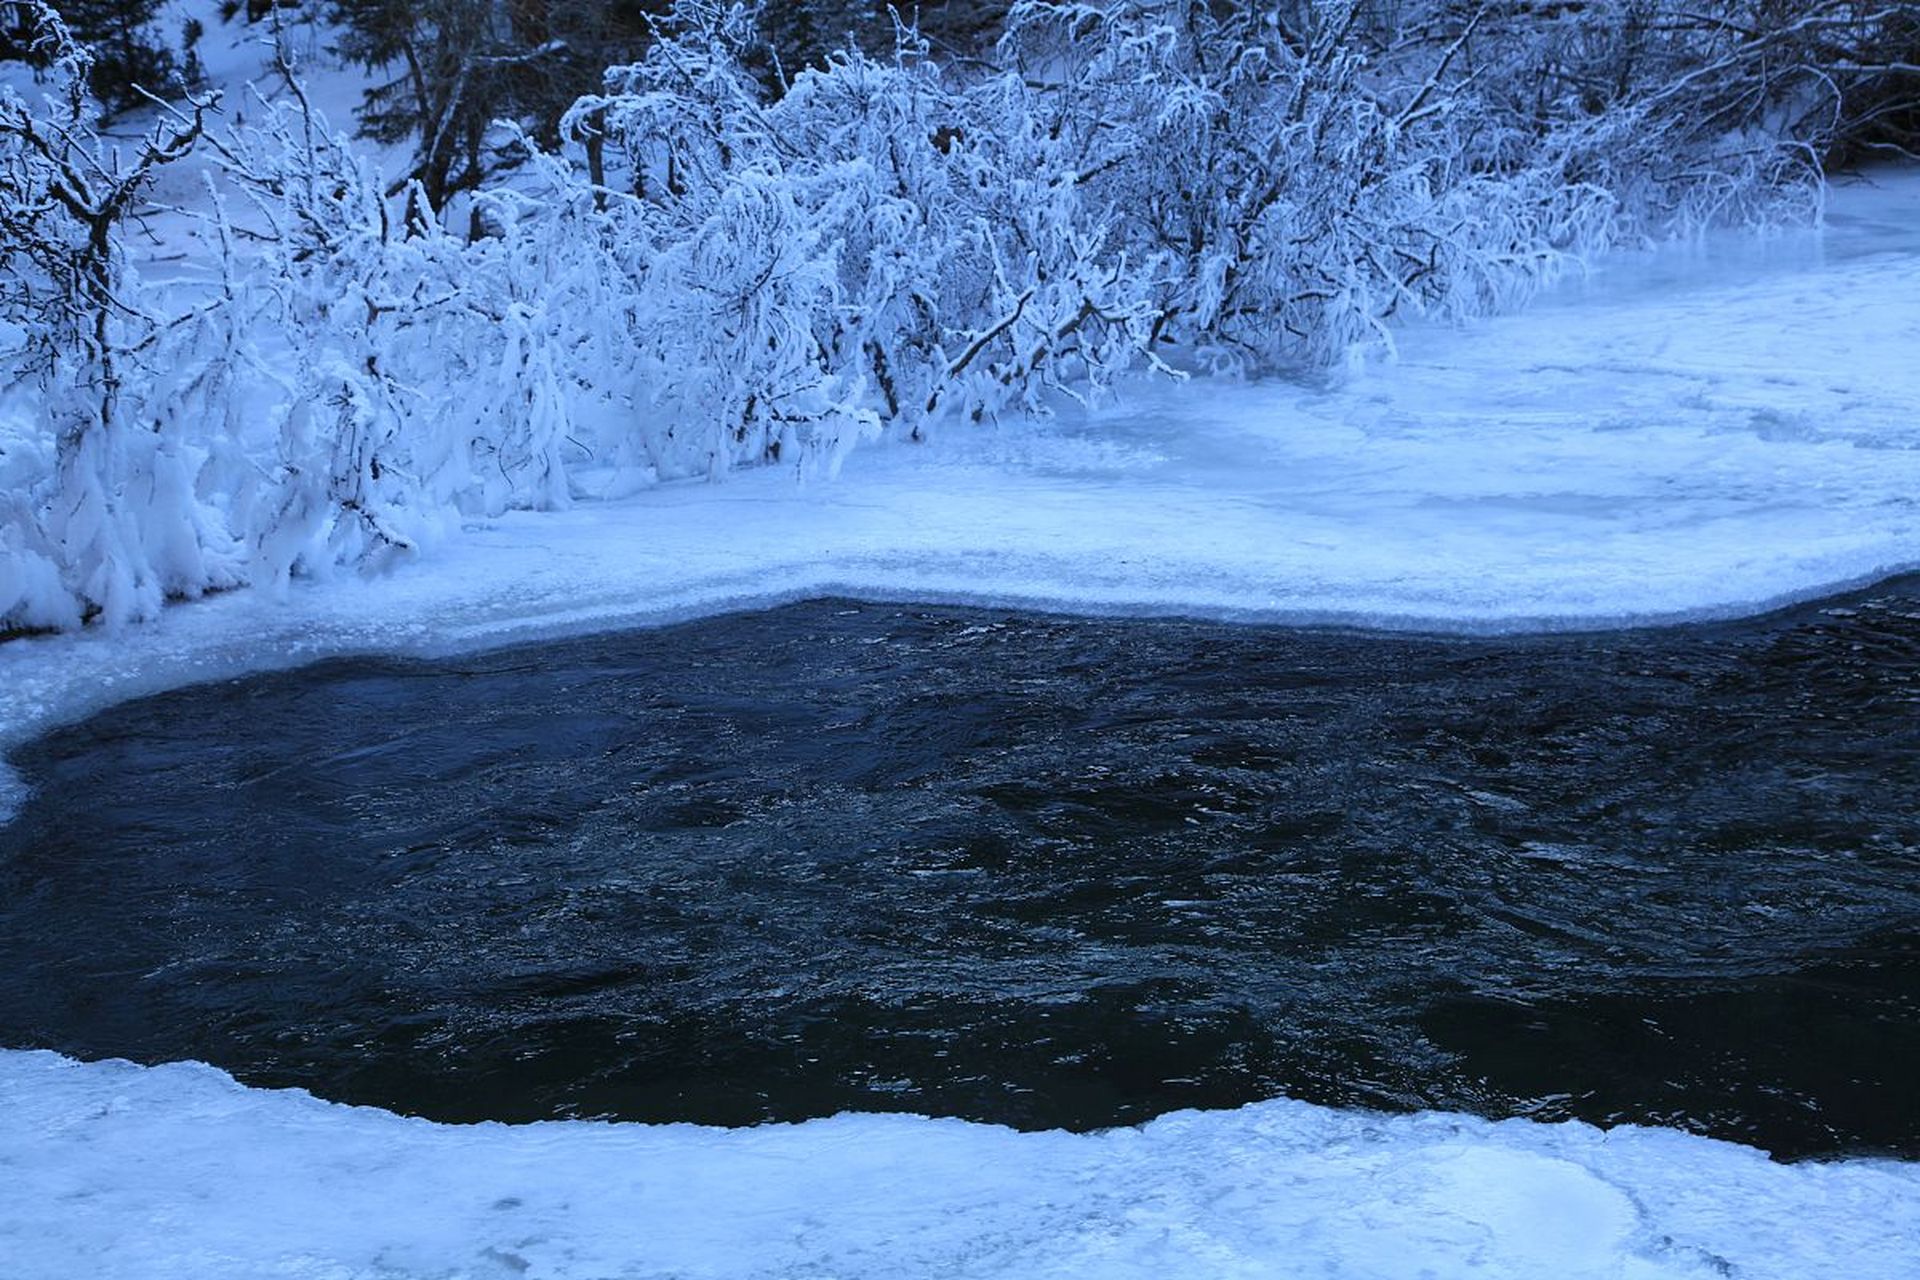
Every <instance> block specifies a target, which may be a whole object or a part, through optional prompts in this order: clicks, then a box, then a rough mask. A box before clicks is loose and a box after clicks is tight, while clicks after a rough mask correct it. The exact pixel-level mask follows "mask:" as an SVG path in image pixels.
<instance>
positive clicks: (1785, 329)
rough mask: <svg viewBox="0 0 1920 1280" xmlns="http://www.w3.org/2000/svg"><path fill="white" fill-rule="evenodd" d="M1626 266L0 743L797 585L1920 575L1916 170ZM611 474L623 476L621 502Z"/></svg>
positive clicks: (390, 623) (342, 600)
mask: <svg viewBox="0 0 1920 1280" xmlns="http://www.w3.org/2000/svg"><path fill="white" fill-rule="evenodd" d="M1829 223H1830V225H1829V227H1828V229H1827V230H1826V231H1825V232H1824V233H1822V234H1819V235H1815V234H1811V233H1808V234H1789V235H1785V236H1781V237H1777V238H1776V239H1774V240H1773V241H1771V242H1770V243H1767V244H1763V245H1756V244H1753V243H1751V242H1748V241H1744V240H1741V239H1739V238H1737V237H1726V238H1722V239H1719V240H1716V241H1712V242H1709V243H1707V244H1706V245H1704V246H1701V247H1699V248H1698V249H1693V250H1669V251H1664V252H1659V253H1652V254H1648V255H1644V256H1641V257H1638V258H1635V257H1622V258H1618V259H1614V260H1612V261H1610V262H1609V263H1607V264H1605V266H1604V267H1603V268H1602V269H1601V270H1599V271H1598V272H1596V274H1595V276H1594V277H1593V278H1592V279H1591V280H1588V281H1585V282H1584V283H1583V282H1582V281H1579V280H1576V281H1573V282H1571V283H1570V284H1569V285H1568V286H1566V287H1564V288H1562V289H1561V290H1560V291H1559V292H1558V293H1557V294H1556V295H1554V296H1552V297H1550V298H1549V299H1547V301H1546V302H1545V303H1544V304H1543V305H1540V306H1538V307H1536V308H1534V309H1532V310H1531V311H1529V312H1527V313H1525V314H1522V315H1517V316H1511V317H1505V318H1500V319H1495V320H1489V321H1484V322H1481V323H1478V324H1475V325H1473V326H1471V327H1468V328H1463V329H1448V328H1438V327H1435V328H1427V329H1420V330H1415V331H1412V332H1410V333H1408V334H1407V335H1405V336H1404V337H1403V339H1402V341H1401V346H1400V354H1399V358H1398V360H1397V362H1395V363H1391V364H1386V365H1381V366H1377V367H1373V368H1370V369H1367V370H1364V371H1361V372H1359V373H1357V374H1354V375H1351V376H1348V377H1345V378H1342V379H1337V380H1333V381H1330V382H1327V383H1325V384H1322V385H1319V386H1311V385H1305V384H1302V383H1298V382H1288V381H1282V380H1272V381H1263V382H1253V383H1246V382H1236V381H1229V380H1224V379H1206V378H1196V379H1194V380H1192V381H1188V382H1172V381H1170V380H1169V381H1157V382H1156V381H1145V382H1141V383H1139V384H1137V385H1135V386H1133V387H1132V388H1130V390H1129V392H1128V394H1127V395H1126V396H1125V397H1124V398H1123V399H1122V400H1121V401H1120V402H1119V403H1117V404H1114V405H1109V406H1105V407H1101V408H1099V409H1096V410H1094V411H1092V412H1082V411H1080V410H1079V409H1077V408H1072V407H1071V406H1070V407H1069V408H1070V410H1071V411H1070V412H1066V411H1063V412H1062V413H1060V414H1059V415H1057V416H1055V417H1053V418H1050V419H1041V420H1031V419H1029V420H1021V421H1008V422H1002V423H998V424H984V425H977V426H976V425H972V424H949V425H948V426H946V427H945V429H944V430H943V431H942V432H941V434H940V435H939V436H938V437H937V438H936V439H934V440H933V441H931V442H930V443H925V444H911V443H906V442H893V443H889V444H882V445H878V446H874V447H871V448H868V449H865V450H862V451H857V452H856V453H855V454H854V455H853V456H852V457H851V459H850V460H849V461H848V462H847V464H846V466H845V468H844V470H843V471H842V473H841V474H840V476H839V477H838V478H837V479H835V480H831V481H829V480H822V479H817V478H816V479H811V480H802V479H798V478H796V476H795V475H794V474H792V473H790V472H787V471H784V470H779V469H767V470H762V471H756V472H748V473H744V474H736V475H734V476H732V477H731V478H728V479H725V480H723V481H720V482H717V483H703V482H694V483H678V484H670V485H663V486H660V487H657V488H653V489H648V490H645V491H643V492H640V493H636V494H632V495H630V496H625V497H613V496H609V497H605V498H603V499H601V500H595V501H585V502H581V503H579V504H577V505H576V506H575V507H574V508H573V509H572V510H569V511H564V512H516V513H510V514H508V515H506V516H503V517H501V518H499V519H497V520H492V521H484V522H474V523H470V524H468V525H467V526H466V527H464V528H462V529H459V530H457V531H452V532H450V533H449V534H448V535H447V536H446V537H444V538H443V539H441V540H440V541H439V542H438V543H436V544H433V545H430V546H429V547H427V549H426V550H425V552H424V554H423V555H422V556H421V557H420V558H419V559H418V560H416V561H414V562H410V563H403V564H401V565H399V566H398V567H396V568H394V569H393V570H391V571H390V572H388V573H386V574H384V575H381V576H378V577H375V578H372V579H362V578H359V577H354V576H350V575H348V576H342V577H340V578H337V579H334V580H330V581H303V582H299V583H296V584H295V586H294V588H293V589H292V591H291V592H290V593H288V595H287V597H286V598H283V599H276V598H273V597H272V596H271V595H269V594H268V593H266V592H264V591H246V592H239V593H234V594H230V595H226V596H221V597H218V598H213V599H208V600H205V601H201V602H198V603H193V604H187V605H182V606H178V607H175V608H172V609H170V610H168V611H167V613H166V615H165V616H164V617H163V618H162V619H161V620H160V621H159V622H157V623H154V624H150V625H145V626H141V627H138V628H133V629H129V630H125V631H101V630H94V631H92V632H88V633H82V634H77V635H66V636H55V637H46V638H36V639H28V640H17V641H13V642H9V643H6V644H0V749H4V748H5V747H6V746H8V745H10V744H12V743H13V742H16V741H18V740H20V739H21V738H23V737H26V736H30V735H32V734H33V733H35V732H38V731H40V730H42V729H44V728H46V727H48V726H49V725H51V724H53V723H56V722H59V721H61V720H67V719H71V718H74V717H76V716H79V715H82V714H85V713H86V712H88V711H91V710H93V709H96V708H97V707H99V706H101V705H104V704H106V703H110V702H113V701H116V700H119V699H123V698H126V697H130V696H135V695H137V694H141V693H145V692H150V691H154V690H158V689H162V688H166V687H172V686H177V685H180V684H185V683H189V682H192V681H197V680H204V679H213V678H218V677H222V676H226V675H231V674H235V673H238V672H241V671H245V670H254V669H261V668H268V667H275V666H287V665H293V664H296V663H300V662H305V661H309V660H312V659H314V658H316V657H320V656H323V655H327V654H337V653H345V652H358V651H383V652H446V651H455V650H462V649H477V648H482V647H487V646H491V645H498V644H502V643H507V642H511V641H515V640H522V639H533V638H539V637H543V636H551V635H557V634H563V633H571V632H583V631H591V630H605V629H610V628H615V627H622V626H632V625H645V624H649V623H658V622H666V621H675V620H680V619H684V618H688V617H692V616H697V615H701V614H710V613H716V612H721V611H725V610H730V609H739V608H747V607H752V606H757V605H764V604H769V603H774V602H778V601H783V600H791V599H796V598H802V597H806V596H815V595H822V594H845V595H852V596H861V597H867V598H874V599H892V600H920V601H950V602H977V603H988V604H1009V605H1013V604H1017V605H1023V606H1030V607H1036V608H1046V609H1055V610H1061V611H1066V612H1079V613H1121V614H1164V615H1192V616H1214V617H1222V618H1230V619H1242V620H1256V619H1257V620H1269V621H1279V622H1302V623H1307V622H1323V623H1341V624H1351V625H1360V626H1372V627H1397V628H1419V629H1430V630H1452V631H1515V630H1542V629H1559V628H1580V627H1601V626H1611V625H1630V624H1645V623H1657V622H1671V621H1679V620H1683V619H1689V618H1701V617H1723V616H1732V615H1738V614H1742V613H1751V612H1758V611H1762V610H1764V609H1767V608H1769V607H1773V606H1775V605H1779V604H1782V603H1786V602H1789V601H1792V600H1797V599H1805V598H1808V597H1812V596H1816V595H1820V594H1823V593H1827V592H1830V591H1833V590H1836V589H1839V588H1843V587H1850V586H1854V585H1859V584H1862V583H1865V582H1868V581H1871V580H1874V579H1878V578H1881V577H1885V576H1888V575H1891V574H1894V573H1897V572H1902V571H1906V570H1910V569H1913V568H1915V567H1920V359H1916V358H1915V353H1916V352H1920V302H1916V299H1920V170H1904V171H1892V172H1887V173H1883V174H1881V175H1880V176H1879V177H1878V179H1877V180H1875V181H1873V182H1871V183H1855V184H1852V185H1847V186H1842V187H1840V188H1838V189H1836V191H1835V192H1834V194H1833V197H1832V210H1831V213H1830V217H1829ZM609 483H617V481H615V480H613V479H612V478H609Z"/></svg>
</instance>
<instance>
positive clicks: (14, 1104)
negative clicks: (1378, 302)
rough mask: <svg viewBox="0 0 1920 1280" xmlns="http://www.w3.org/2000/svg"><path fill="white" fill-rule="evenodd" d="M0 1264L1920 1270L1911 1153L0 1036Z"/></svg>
mask: <svg viewBox="0 0 1920 1280" xmlns="http://www.w3.org/2000/svg"><path fill="white" fill-rule="evenodd" d="M0 1181H4V1184H5V1186H6V1188H7V1194H5V1195H3V1196H0V1245H3V1246H4V1256H5V1258H6V1274H7V1275H8V1276H9V1277H12V1278H13V1280H41V1278H43V1277H44V1278H46V1280H54V1278H58V1280H74V1278H75V1277H82V1276H84V1277H110V1276H139V1277H152V1278H153V1280H161V1278H165V1280H173V1278H174V1277H178V1278H179V1280H208V1278H209V1277H220V1276H235V1277H240V1276H244V1277H249V1280H265V1278H266V1277H302V1278H305V1277H313V1278H315V1280H322V1278H324V1280H349V1278H352V1280H359V1278H361V1277H366V1278H368V1280H372V1278H373V1277H380V1278H381V1280H398V1278H400V1277H429V1276H431V1277H447V1278H451V1277H475V1278H478V1277H513V1276H526V1277H530V1278H542V1277H563V1276H565V1277H661V1278H664V1277H669V1276H671V1277H675V1278H676V1280H697V1278H702V1277H726V1278H728V1280H748V1278H750V1277H775V1276H781V1277H803V1276H804V1277H837V1278H839V1280H856V1278H859V1277H873V1278H874V1280H904V1278H909V1277H912V1278H919V1277H961V1276H969V1277H973V1276H979V1277H986V1276H994V1277H1001V1276H1008V1277H1014V1276H1017V1277H1030V1278H1033V1280H1039V1278H1040V1277H1073V1278H1074V1280H1085V1278H1088V1277H1098V1278H1099V1280H1127V1278H1128V1277H1135V1276H1138V1277H1143V1278H1150V1280H1176V1278H1181V1277H1205V1278H1207V1280H1231V1278H1236V1277H1283V1276H1316V1277H1355V1278H1359V1277H1382V1278H1385V1277H1416V1276H1418V1277H1429V1278H1431V1280H1443V1278H1445V1277H1453V1276H1473V1277H1513V1280H1585V1278H1588V1277H1592V1278H1593V1280H1600V1278H1601V1277H1605V1278H1606V1280H1653V1278H1654V1277H1696V1276H1697V1277H1708V1276H1716V1277H1725V1276H1737V1277H1741V1278H1742V1280H1763V1278H1765V1277H1779V1278H1780V1280H1806V1278H1807V1277H1814V1276H1840V1275H1844V1276H1847V1277H1848V1278H1849V1280H1902V1278H1905V1280H1910V1278H1911V1277H1912V1276H1914V1275H1915V1274H1916V1270H1915V1268H1916V1265H1920V1253H1916V1251H1915V1245H1916V1242H1920V1168H1916V1167H1915V1166H1912V1165H1903V1164H1897V1163H1892V1162H1873V1161H1855V1162H1850V1163H1843V1164H1800V1165H1781V1164H1776V1163H1773V1162H1772V1161H1769V1160H1768V1159H1767V1158H1766V1157H1765V1156H1763V1155H1761V1154H1760V1153H1758V1152H1756V1151H1752V1150H1749V1149H1747V1148H1744V1147H1739V1146H1734V1145H1730V1144H1727V1143H1721V1142H1714V1141H1710V1140H1708V1139H1705V1138H1697V1137H1692V1136H1689V1135H1686V1134H1680V1133H1673V1132H1669V1131H1665V1130H1657V1129H1631V1128H1622V1129H1615V1130H1613V1131H1611V1132H1606V1133H1603V1132H1601V1131H1599V1130H1597V1129H1594V1128H1591V1127H1589V1126H1585V1125H1578V1124H1562V1125H1538V1124H1532V1123H1528V1122H1525V1121H1505V1122H1500V1123H1494V1122H1490V1121H1486V1120H1478V1119H1473V1118H1471V1117H1462V1116H1445V1115H1419V1116H1404V1117H1383V1116H1374V1115H1365V1114H1356V1113H1351V1112H1340V1111H1332V1110H1328V1109H1326V1108H1322V1107H1314V1106H1309V1105H1307V1104H1305V1103H1299V1102H1288V1101H1275V1102H1265V1103H1259V1104H1256V1105H1253V1106H1249V1107H1245V1108H1242V1109H1240V1110H1237V1111H1227V1112H1184V1113H1180V1114H1176V1115H1170V1116H1165V1117H1163V1118H1161V1119H1159V1120H1156V1121H1154V1122H1152V1123H1150V1124H1147V1125H1145V1126H1143V1127H1141V1128H1138V1129H1118V1130H1111V1131H1108V1132H1104V1133H1097V1134H1087V1135H1073V1134H1065V1133H1029V1134H1021V1133H1016V1132H1014V1131H1012V1130H1009V1129H1002V1128H996V1127H993V1126H987V1125H975V1124H967V1123H963V1122H961V1121H956V1120H927V1119H921V1118H916V1117H909V1116H872V1115H846V1116H838V1117H835V1118H833V1119H828V1120H815V1121H811V1122H809V1123H806V1124H801V1125H769V1126H763V1127H760V1128H753V1129H736V1130H727V1129H703V1128H697V1127H694V1126H688V1125H661V1126H651V1125H633V1124H599V1123H590V1122H579V1121H575V1122H565V1123H549V1124H534V1125H522V1126H516V1127H509V1126H504V1125H496V1124H483V1125H471V1126H458V1125H435V1124H429V1123H427V1122H425V1121H420V1120H410V1119H404V1118H401V1117H398V1116H394V1115H391V1114H388V1113H386V1112H382V1111H376V1110H370V1109H362V1108H350V1107H342V1106H337V1105H334V1104H330V1103H324V1102H320V1101H317V1100H315V1099H314V1098H312V1097H310V1096H309V1095H307V1094H305V1093H301V1092H296V1091H287V1092H270V1091H265V1090H257V1089H246V1088H242V1087H241V1086H239V1085H237V1084H235V1083H234V1082H233V1081H232V1080H231V1079H230V1078H228V1077H227V1076H225V1075H223V1074H222V1073H220V1072H218V1071H215V1070H214V1069H212V1068H211V1067H206V1066H201V1065H197V1064H181V1065H174V1066H164V1067H155V1068H143V1067H136V1066H132V1065H130V1064H128V1063H124V1062H105V1063H97V1064H92V1065H81V1064H79V1063H75V1062H72V1061H69V1060H67V1059H64V1058H60V1057H58V1056H56V1055H54V1054H50V1053H18V1052H15V1053H0Z"/></svg>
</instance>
